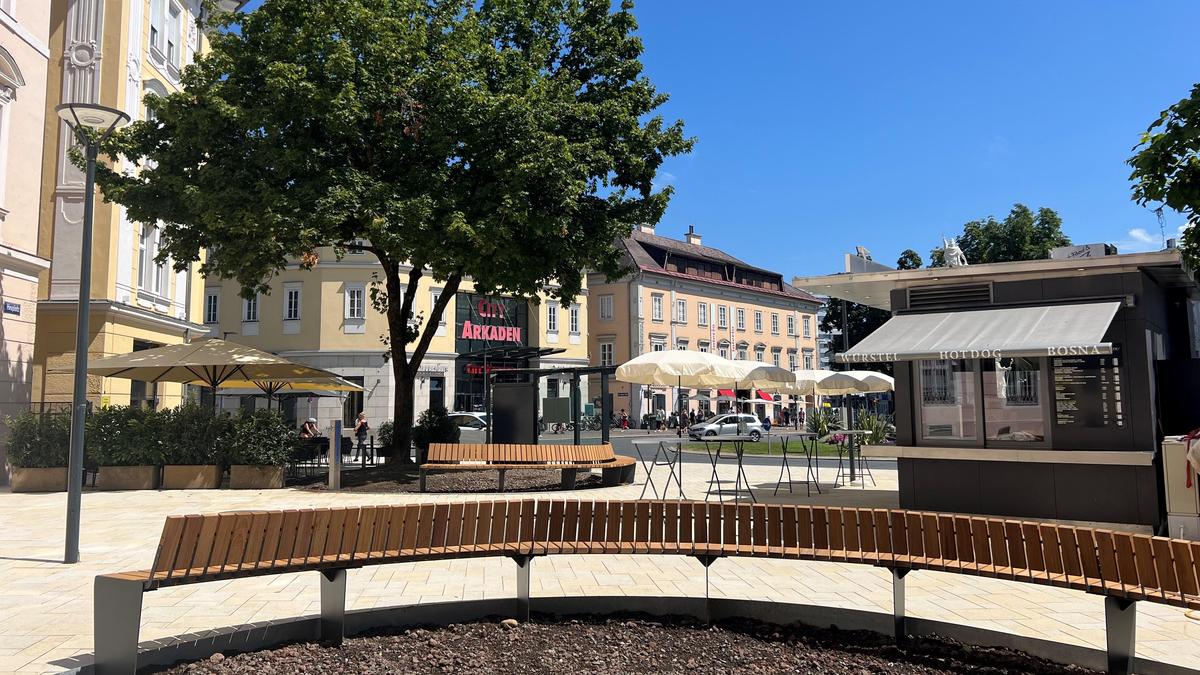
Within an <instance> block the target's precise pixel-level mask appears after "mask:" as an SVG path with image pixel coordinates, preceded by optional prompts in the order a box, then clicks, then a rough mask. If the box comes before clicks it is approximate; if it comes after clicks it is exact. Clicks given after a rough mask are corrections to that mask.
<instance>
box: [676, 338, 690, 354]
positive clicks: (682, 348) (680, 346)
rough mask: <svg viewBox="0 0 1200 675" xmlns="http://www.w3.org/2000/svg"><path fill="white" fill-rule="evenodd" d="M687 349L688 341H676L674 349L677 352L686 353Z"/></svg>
mask: <svg viewBox="0 0 1200 675" xmlns="http://www.w3.org/2000/svg"><path fill="white" fill-rule="evenodd" d="M687 348H688V341H687V340H680V341H678V342H676V343H675V349H678V350H679V351H681V352H686V351H687Z"/></svg>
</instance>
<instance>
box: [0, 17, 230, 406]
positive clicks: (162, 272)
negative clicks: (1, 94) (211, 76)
mask: <svg viewBox="0 0 1200 675" xmlns="http://www.w3.org/2000/svg"><path fill="white" fill-rule="evenodd" d="M3 1H4V0H0V2H3ZM16 1H17V2H18V3H19V4H29V5H34V4H40V5H43V6H47V7H49V53H50V60H49V74H48V77H47V83H46V84H47V86H46V90H45V91H46V94H45V96H44V97H43V103H44V120H45V122H44V132H43V144H44V152H43V154H42V157H43V163H42V170H41V175H40V179H41V185H42V191H41V204H40V222H41V232H40V236H39V239H38V246H37V251H38V254H39V255H41V256H42V257H44V258H47V259H49V260H50V261H51V264H50V269H49V271H48V272H46V273H44V274H43V275H42V278H41V283H40V286H39V291H38V323H37V346H36V349H35V351H34V382H33V397H34V400H35V402H45V403H49V404H54V403H60V402H66V401H69V400H70V399H71V390H72V379H71V374H70V372H69V370H70V367H71V364H73V363H74V338H75V318H76V311H77V304H78V294H79V283H80V278H79V274H80V245H81V239H80V236H81V231H82V225H83V223H82V217H83V199H84V176H83V172H82V171H81V170H79V169H78V168H77V167H75V165H74V164H72V163H71V161H70V160H69V158H68V151H69V149H70V147H71V145H72V143H73V142H74V140H73V138H72V135H71V133H70V130H69V129H68V127H67V126H66V125H65V124H64V123H62V122H61V121H60V120H59V119H58V117H57V116H56V114H55V112H54V109H55V107H56V106H58V105H59V104H60V103H68V102H85V103H100V104H102V105H106V106H109V107H113V108H118V109H120V110H124V111H125V112H126V113H127V114H129V116H130V117H131V118H132V119H134V120H140V119H145V118H146V115H147V112H146V108H145V106H144V104H143V99H144V97H145V95H146V94H147V93H150V92H154V93H157V94H160V95H165V94H167V93H169V92H172V91H176V90H177V89H178V88H179V87H180V77H181V74H182V71H183V69H184V68H185V67H186V66H187V65H188V64H190V63H191V62H192V60H193V59H194V58H195V56H196V54H197V53H200V52H201V51H202V50H203V49H205V43H206V38H205V35H204V33H203V31H201V30H200V28H199V26H198V23H197V20H198V19H200V18H202V17H201V12H202V11H203V10H202V5H201V2H200V0H40V1H39V2H33V1H32V0H31V1H30V2H27V3H24V2H21V0H16ZM239 4H240V3H238V2H234V1H233V0H224V2H223V3H222V5H223V6H224V8H226V9H234V8H236V7H237V6H238V5H239ZM120 168H121V169H124V170H127V171H133V170H136V167H133V166H123V167H120ZM159 245H160V230H159V224H157V223H137V222H133V221H131V220H130V219H129V218H128V217H127V215H126V214H125V211H124V209H123V208H122V207H120V206H118V205H115V204H111V203H108V202H104V201H102V200H101V199H99V196H98V198H97V202H96V205H95V231H94V237H93V262H92V265H93V266H92V278H91V303H90V310H89V311H90V319H89V320H90V332H91V335H90V336H89V337H90V341H91V342H90V347H89V353H90V355H91V356H92V357H99V356H105V355H110V354H124V353H128V352H131V351H136V350H139V349H146V348H151V347H156V346H161V345H167V344H178V343H181V342H186V341H188V340H190V339H192V338H194V337H198V336H202V335H204V334H206V331H205V329H204V327H203V325H202V324H201V323H200V321H199V314H200V308H201V302H202V300H203V293H204V287H203V282H202V280H201V278H200V276H199V274H198V272H197V268H198V265H194V264H193V265H191V266H190V267H189V268H188V269H186V270H184V271H179V272H176V271H175V270H174V269H173V265H172V264H171V263H170V261H168V262H167V263H165V264H158V263H156V262H155V260H154V258H155V256H156V255H157V253H158V250H159ZM191 393H192V392H189V391H188V390H187V389H186V388H185V387H183V386H181V385H177V384H158V385H152V384H148V383H142V382H135V381H130V380H125V379H119V378H99V377H92V378H89V381H88V394H89V400H91V401H92V402H93V403H97V404H101V405H106V404H113V405H116V404H125V403H151V404H155V405H164V406H173V405H177V404H179V403H180V402H181V401H182V400H183V399H184V398H185V396H188V395H190V394H191Z"/></svg>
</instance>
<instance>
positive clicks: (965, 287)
mask: <svg viewBox="0 0 1200 675" xmlns="http://www.w3.org/2000/svg"><path fill="white" fill-rule="evenodd" d="M991 303H992V285H991V284H987V283H983V284H961V285H958V286H936V287H926V288H910V289H908V308H909V309H944V308H948V307H979V306H980V305H990V304H991Z"/></svg>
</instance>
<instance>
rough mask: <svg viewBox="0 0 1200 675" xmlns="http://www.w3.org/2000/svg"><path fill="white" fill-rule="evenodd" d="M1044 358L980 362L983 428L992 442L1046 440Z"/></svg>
mask: <svg viewBox="0 0 1200 675" xmlns="http://www.w3.org/2000/svg"><path fill="white" fill-rule="evenodd" d="M1043 362H1044V359H1035V358H1001V359H986V360H983V361H980V365H981V366H982V369H983V420H984V421H983V427H984V432H985V433H986V434H987V440H989V441H1009V442H1014V443H1038V442H1041V441H1044V440H1046V411H1045V406H1043V405H1042V403H1043V396H1042V392H1043V380H1044V376H1043V373H1042V370H1043Z"/></svg>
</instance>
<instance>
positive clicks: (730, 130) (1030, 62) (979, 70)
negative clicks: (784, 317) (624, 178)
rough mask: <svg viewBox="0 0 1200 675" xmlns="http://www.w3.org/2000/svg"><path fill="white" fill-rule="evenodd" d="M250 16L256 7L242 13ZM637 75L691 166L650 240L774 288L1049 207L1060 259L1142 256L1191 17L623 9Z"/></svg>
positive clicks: (1184, 80) (977, 8)
mask: <svg viewBox="0 0 1200 675" xmlns="http://www.w3.org/2000/svg"><path fill="white" fill-rule="evenodd" d="M255 4H257V2H256V3H255ZM635 13H636V15H637V17H638V21H639V24H640V28H639V34H640V35H641V37H642V39H643V41H644V43H645V53H644V55H643V62H644V64H645V71H646V74H647V75H648V76H649V77H650V79H651V80H652V81H653V82H654V83H655V85H656V86H657V87H658V89H659V90H660V91H662V92H664V93H667V94H669V95H670V96H671V99H670V101H669V102H668V103H667V104H666V105H665V106H663V108H662V109H661V111H662V113H663V115H664V116H665V117H667V118H668V119H677V118H678V119H682V120H683V121H684V122H685V125H686V129H687V131H688V133H689V134H690V135H693V136H696V137H697V144H696V147H695V150H694V151H693V152H692V153H691V154H690V155H687V156H684V157H678V158H672V159H670V160H668V161H667V162H666V164H665V165H664V167H663V170H662V171H661V172H660V173H659V177H658V183H659V184H661V185H666V184H670V185H672V186H674V189H675V194H674V196H673V198H672V200H671V205H670V207H669V208H668V210H667V212H666V214H665V216H664V217H663V219H662V221H661V222H660V223H659V224H658V233H659V234H662V235H667V236H672V237H681V236H682V234H683V232H685V231H686V230H687V228H688V226H689V225H694V226H695V227H696V230H697V231H698V232H700V233H701V235H702V236H703V240H704V243H705V244H708V245H711V246H716V247H718V248H721V249H723V250H726V251H728V252H729V253H731V254H733V255H735V256H737V257H739V258H742V259H743V260H746V261H747V262H750V263H752V264H754V265H756V266H759V267H765V268H768V269H772V270H775V271H778V272H780V273H782V274H783V275H784V278H785V279H787V280H790V279H791V277H792V276H793V275H802V276H803V275H810V274H825V273H830V272H839V271H842V264H843V263H842V254H843V253H847V252H852V251H853V250H854V247H855V246H865V247H866V248H867V249H869V250H870V251H871V252H872V254H873V257H874V258H875V259H876V260H878V261H880V262H883V263H885V264H894V263H895V260H896V257H897V256H898V255H899V253H900V252H901V251H902V250H904V249H906V248H910V247H911V248H913V249H915V250H917V251H918V252H919V253H920V254H921V256H922V257H923V258H925V259H926V261H928V254H929V251H930V249H932V248H934V247H937V246H939V245H940V243H941V237H942V236H943V235H946V236H954V235H955V234H957V233H958V232H960V231H961V230H962V225H963V224H964V223H965V222H967V221H970V220H974V219H979V218H985V217H987V216H989V215H991V216H995V217H996V218H997V219H1000V218H1003V217H1004V216H1005V215H1006V214H1007V213H1008V211H1009V209H1010V208H1011V207H1012V205H1013V204H1014V203H1015V202H1021V203H1023V204H1026V205H1027V206H1029V207H1031V208H1033V209H1037V208H1039V207H1043V206H1045V207H1049V208H1052V209H1054V210H1056V211H1058V213H1059V214H1060V215H1061V216H1062V219H1063V229H1064V231H1065V232H1066V233H1067V235H1068V236H1069V237H1071V239H1072V240H1073V241H1074V242H1075V243H1101V242H1104V243H1112V244H1116V245H1117V247H1118V248H1119V249H1120V250H1121V251H1122V252H1132V251H1145V250H1158V249H1160V248H1162V243H1163V234H1164V233H1165V235H1166V236H1168V237H1170V236H1174V235H1175V234H1176V233H1177V232H1178V229H1179V227H1180V225H1182V224H1183V222H1184V219H1183V217H1182V216H1180V215H1179V214H1176V213H1171V212H1168V213H1167V214H1166V216H1165V218H1164V219H1163V221H1162V223H1161V224H1160V222H1159V219H1158V217H1157V216H1156V215H1155V213H1154V212H1153V211H1151V210H1149V209H1146V208H1144V207H1140V206H1138V205H1136V204H1134V203H1133V202H1132V201H1131V200H1130V182H1129V167H1128V166H1127V165H1126V164H1125V160H1126V159H1128V158H1129V156H1130V155H1131V154H1132V148H1133V146H1135V145H1136V144H1137V142H1138V138H1139V136H1140V134H1141V133H1142V132H1143V131H1145V129H1146V127H1147V126H1149V124H1150V123H1151V122H1152V121H1153V120H1154V119H1155V118H1156V117H1157V116H1158V114H1159V113H1160V112H1161V111H1162V110H1163V109H1165V108H1166V107H1168V106H1169V105H1171V104H1172V103H1174V102H1176V101H1178V100H1179V99H1181V98H1183V97H1185V96H1187V94H1188V93H1189V91H1190V90H1191V87H1192V85H1193V84H1194V83H1196V82H1200V47H1197V42H1196V38H1195V26H1197V25H1200V2H1195V1H1194V0H1170V1H1168V0H1138V2H1126V1H1123V0H1053V1H1047V0H1043V1H1041V2H1034V1H1025V0H1005V1H1003V2H963V1H962V0H957V1H932V0H927V1H922V2H895V1H884V0H859V1H858V2H832V1H826V2H813V1H810V0H753V1H750V2H740V3H731V2H728V0H640V1H638V2H637V4H636V7H635Z"/></svg>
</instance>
